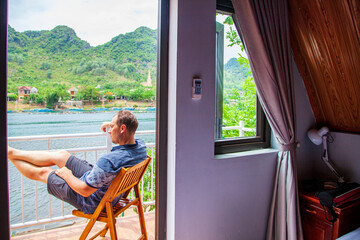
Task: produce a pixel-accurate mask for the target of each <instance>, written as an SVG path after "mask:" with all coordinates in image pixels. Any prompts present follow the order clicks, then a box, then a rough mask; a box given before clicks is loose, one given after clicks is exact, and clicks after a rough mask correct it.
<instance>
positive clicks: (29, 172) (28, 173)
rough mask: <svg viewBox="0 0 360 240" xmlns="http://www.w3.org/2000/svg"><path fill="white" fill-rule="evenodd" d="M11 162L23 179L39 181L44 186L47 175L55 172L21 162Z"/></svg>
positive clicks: (47, 168)
mask: <svg viewBox="0 0 360 240" xmlns="http://www.w3.org/2000/svg"><path fill="white" fill-rule="evenodd" d="M10 160H11V159H10ZM11 162H12V163H13V164H14V165H15V167H16V168H17V169H18V170H19V172H20V173H21V174H22V175H24V176H25V177H27V178H29V179H31V180H36V181H41V182H43V183H45V184H46V183H47V179H48V176H49V174H50V173H51V172H52V171H55V170H54V169H51V168H49V167H39V166H35V165H33V164H31V163H29V162H26V161H23V160H17V159H12V160H11Z"/></svg>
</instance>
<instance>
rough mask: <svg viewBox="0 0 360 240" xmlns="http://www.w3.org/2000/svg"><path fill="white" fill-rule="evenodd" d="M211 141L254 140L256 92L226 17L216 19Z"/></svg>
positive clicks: (230, 24) (247, 63) (238, 44)
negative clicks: (214, 95)
mask: <svg viewBox="0 0 360 240" xmlns="http://www.w3.org/2000/svg"><path fill="white" fill-rule="evenodd" d="M216 28H217V29H216V44H217V46H216V53H217V54H216V121H215V140H220V139H230V138H236V139H238V138H244V137H251V136H257V133H256V124H257V115H256V114H257V111H256V88H255V84H254V80H253V76H252V73H251V69H250V65H249V61H248V58H247V55H246V52H245V50H244V46H243V44H242V42H241V40H240V37H239V35H238V32H237V30H236V28H235V25H234V23H233V19H232V17H231V16H230V15H224V14H220V13H219V14H217V16H216Z"/></svg>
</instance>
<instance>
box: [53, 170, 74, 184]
mask: <svg viewBox="0 0 360 240" xmlns="http://www.w3.org/2000/svg"><path fill="white" fill-rule="evenodd" d="M55 174H56V175H58V176H59V177H61V178H62V179H64V180H65V181H66V179H67V177H68V176H73V174H72V172H71V170H70V169H68V168H67V167H62V168H59V169H56V171H55Z"/></svg>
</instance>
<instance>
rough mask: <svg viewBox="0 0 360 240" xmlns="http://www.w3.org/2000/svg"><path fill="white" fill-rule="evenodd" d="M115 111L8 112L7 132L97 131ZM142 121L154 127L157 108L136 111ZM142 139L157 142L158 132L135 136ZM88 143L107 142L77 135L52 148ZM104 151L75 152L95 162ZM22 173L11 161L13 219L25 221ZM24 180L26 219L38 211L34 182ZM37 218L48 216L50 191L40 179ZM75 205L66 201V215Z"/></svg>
mask: <svg viewBox="0 0 360 240" xmlns="http://www.w3.org/2000/svg"><path fill="white" fill-rule="evenodd" d="M114 114H116V112H87V113H35V114H34V113H8V114H7V117H8V136H9V137H15V136H34V135H54V134H76V133H96V132H100V126H101V123H102V122H105V121H111V119H112V117H113V116H114ZM134 114H135V116H136V117H137V119H138V121H139V127H138V131H142V130H155V127H156V125H155V120H156V114H155V112H139V113H136V112H135V113H134ZM136 137H139V138H141V139H143V140H144V141H145V142H146V143H154V142H155V135H144V136H136ZM9 144H10V146H13V147H16V148H19V149H24V150H46V149H47V147H48V142H47V141H46V140H39V141H26V142H11V143H9ZM89 146H105V138H104V137H92V138H78V139H76V138H75V139H58V140H52V141H51V142H50V148H51V149H68V148H78V147H89ZM103 153H105V152H101V151H100V152H98V154H95V153H93V152H89V153H87V154H86V155H84V154H83V153H78V154H76V156H78V157H81V158H86V160H88V161H89V162H95V160H96V158H98V157H99V156H101V154H103ZM20 179H21V175H20V173H19V172H18V171H17V169H16V168H15V167H14V165H13V164H12V163H11V162H10V161H9V189H10V191H9V198H10V223H11V224H15V223H20V222H21V221H22V212H21V208H22V207H21V206H22V203H21V184H20ZM23 183H24V189H23V191H24V210H25V215H24V220H25V221H32V220H36V213H35V202H36V199H35V194H34V193H35V182H34V181H32V180H29V179H27V178H25V177H24V178H23ZM36 191H37V192H38V199H37V204H38V209H39V213H38V218H39V219H42V218H47V217H49V206H48V202H49V195H48V194H47V189H46V185H45V184H43V183H38V184H37V188H36ZM51 208H52V216H53V217H54V216H59V215H61V213H60V211H61V201H59V200H58V199H56V198H54V197H51ZM72 210H73V207H72V206H69V205H68V204H65V215H67V214H71V211H72Z"/></svg>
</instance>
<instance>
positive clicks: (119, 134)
mask: <svg viewBox="0 0 360 240" xmlns="http://www.w3.org/2000/svg"><path fill="white" fill-rule="evenodd" d="M107 127H110V130H109V131H108V133H109V134H110V135H111V140H112V142H113V143H115V144H117V145H118V146H115V147H113V148H112V150H111V152H110V153H107V154H105V155H104V156H102V157H100V158H99V160H98V161H97V162H96V164H95V165H94V166H93V165H91V164H90V163H88V162H87V161H85V160H80V159H78V158H76V157H75V156H73V155H71V154H70V153H69V152H67V151H64V150H61V151H56V152H46V151H23V150H18V149H15V148H12V147H8V158H9V159H10V160H11V162H12V163H13V164H14V165H15V167H16V168H17V169H18V170H19V171H20V173H21V174H23V175H24V176H25V177H27V178H30V179H32V180H36V181H41V182H43V183H45V184H47V189H48V192H49V193H50V194H52V195H54V196H55V197H57V198H59V199H61V200H63V201H65V202H68V203H70V204H71V205H73V206H75V207H76V208H78V209H81V210H82V211H83V212H84V213H93V212H94V211H95V209H96V207H97V205H98V204H99V202H100V201H101V199H102V197H103V196H104V194H105V192H106V190H107V189H108V187H109V186H110V183H111V181H112V180H113V179H114V178H115V176H116V174H117V173H118V172H119V171H120V169H121V168H122V167H130V166H133V165H136V164H137V163H140V162H141V161H143V160H144V159H146V157H147V153H146V147H145V143H144V142H143V141H142V140H140V139H135V131H136V129H137V127H138V121H137V119H136V117H135V116H134V114H132V113H131V112H129V111H120V112H118V113H117V114H116V115H115V116H114V117H113V119H112V121H111V122H105V123H103V124H102V126H101V127H100V129H101V130H102V131H104V132H105V131H106V128H107ZM54 165H57V166H58V167H59V169H57V170H54V169H52V168H50V166H54ZM119 198H120V196H119V197H118V198H117V199H115V200H114V202H115V201H118V200H119Z"/></svg>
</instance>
